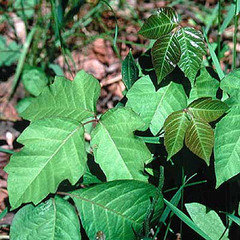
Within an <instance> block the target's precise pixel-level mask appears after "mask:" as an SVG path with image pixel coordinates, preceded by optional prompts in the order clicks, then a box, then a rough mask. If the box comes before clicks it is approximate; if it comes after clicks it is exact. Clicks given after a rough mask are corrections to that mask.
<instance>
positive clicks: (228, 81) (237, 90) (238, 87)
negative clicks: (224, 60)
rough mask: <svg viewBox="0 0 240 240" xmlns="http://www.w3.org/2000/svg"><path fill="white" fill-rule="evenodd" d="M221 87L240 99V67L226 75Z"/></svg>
mask: <svg viewBox="0 0 240 240" xmlns="http://www.w3.org/2000/svg"><path fill="white" fill-rule="evenodd" d="M220 87H221V89H222V90H223V91H225V92H226V93H228V94H229V95H230V96H231V97H232V98H235V99H237V100H240V69H235V70H234V71H232V72H230V73H229V74H228V75H227V76H225V77H224V78H223V79H222V81H221V83H220Z"/></svg>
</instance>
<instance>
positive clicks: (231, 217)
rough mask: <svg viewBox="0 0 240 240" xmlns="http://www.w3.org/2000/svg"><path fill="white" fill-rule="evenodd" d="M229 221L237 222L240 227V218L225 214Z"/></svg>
mask: <svg viewBox="0 0 240 240" xmlns="http://www.w3.org/2000/svg"><path fill="white" fill-rule="evenodd" d="M225 214H226V215H227V217H228V218H229V219H231V220H232V221H233V222H235V223H236V224H237V225H238V226H240V218H239V217H237V216H235V215H234V214H230V213H225Z"/></svg>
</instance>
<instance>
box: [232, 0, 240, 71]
mask: <svg viewBox="0 0 240 240" xmlns="http://www.w3.org/2000/svg"><path fill="white" fill-rule="evenodd" d="M239 5H240V1H239V0H236V2H235V14H234V33H233V63H232V70H233V69H235V68H236V59H237V30H238V18H239Z"/></svg>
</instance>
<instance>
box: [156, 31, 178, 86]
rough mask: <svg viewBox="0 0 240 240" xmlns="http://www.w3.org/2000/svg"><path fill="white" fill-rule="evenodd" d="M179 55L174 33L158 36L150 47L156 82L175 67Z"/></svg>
mask: <svg viewBox="0 0 240 240" xmlns="http://www.w3.org/2000/svg"><path fill="white" fill-rule="evenodd" d="M180 57H181V49H180V45H179V42H178V39H177V38H176V36H175V34H167V35H164V36H162V37H161V38H159V39H158V40H157V41H156V42H155V43H154V45H153V47H152V61H153V66H154V69H155V72H156V74H157V78H158V83H160V82H161V81H162V79H163V78H164V77H166V76H167V75H168V74H169V73H170V72H172V71H173V69H174V68H175V67H176V65H177V63H178V62H179V60H180Z"/></svg>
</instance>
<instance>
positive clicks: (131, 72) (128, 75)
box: [122, 50, 139, 90]
mask: <svg viewBox="0 0 240 240" xmlns="http://www.w3.org/2000/svg"><path fill="white" fill-rule="evenodd" d="M138 75H139V70H138V67H137V65H136V63H135V60H134V58H133V55H132V51H131V50H130V51H129V53H128V55H127V56H126V58H125V59H124V61H123V62H122V80H123V82H124V84H125V86H126V88H127V89H128V90H129V89H130V88H131V87H132V85H133V84H134V83H135V82H136V81H137V79H138Z"/></svg>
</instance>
